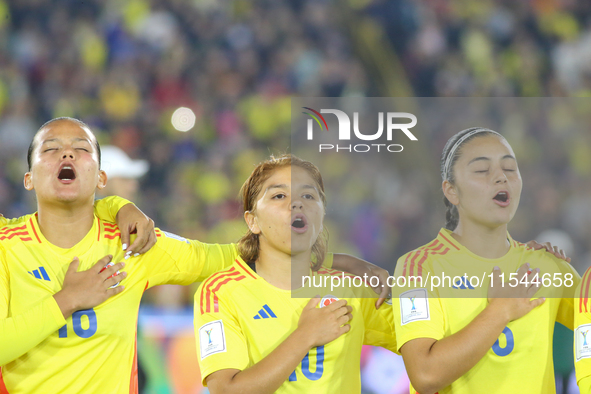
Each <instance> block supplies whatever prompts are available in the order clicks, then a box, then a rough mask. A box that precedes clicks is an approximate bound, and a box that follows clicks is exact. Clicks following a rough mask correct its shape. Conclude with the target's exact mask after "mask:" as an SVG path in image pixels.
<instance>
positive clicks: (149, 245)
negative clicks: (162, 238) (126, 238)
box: [133, 228, 158, 254]
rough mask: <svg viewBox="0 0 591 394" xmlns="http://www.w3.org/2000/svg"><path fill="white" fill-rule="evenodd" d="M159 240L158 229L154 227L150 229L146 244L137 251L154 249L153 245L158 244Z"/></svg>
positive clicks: (140, 252) (144, 251)
mask: <svg viewBox="0 0 591 394" xmlns="http://www.w3.org/2000/svg"><path fill="white" fill-rule="evenodd" d="M157 240H158V238H157V237H156V231H154V228H152V229H151V230H148V240H147V241H146V243H145V244H144V246H143V247H142V248H141V249H140V250H138V252H137V253H138V254H143V253H146V252H147V251H148V250H150V249H152V246H154V245H156V241H157ZM136 241H137V240H136ZM133 250H135V249H133Z"/></svg>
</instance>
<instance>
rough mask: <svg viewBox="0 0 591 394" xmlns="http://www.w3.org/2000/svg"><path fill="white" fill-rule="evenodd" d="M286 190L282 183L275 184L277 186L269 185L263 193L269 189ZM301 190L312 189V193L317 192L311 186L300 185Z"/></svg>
mask: <svg viewBox="0 0 591 394" xmlns="http://www.w3.org/2000/svg"><path fill="white" fill-rule="evenodd" d="M287 188H288V186H287V185H286V184H285V183H282V184H277V185H270V186H269V187H267V188H266V189H265V191H268V190H271V189H287ZM302 189H312V190H314V191H318V189H317V188H316V187H315V186H312V185H302Z"/></svg>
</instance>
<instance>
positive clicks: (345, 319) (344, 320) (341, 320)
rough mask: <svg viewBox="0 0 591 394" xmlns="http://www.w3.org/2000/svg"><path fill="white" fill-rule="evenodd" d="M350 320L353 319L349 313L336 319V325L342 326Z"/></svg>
mask: <svg viewBox="0 0 591 394" xmlns="http://www.w3.org/2000/svg"><path fill="white" fill-rule="evenodd" d="M351 319H353V315H352V314H351V313H346V314H344V315H343V316H341V317H339V318H338V319H337V324H338V325H339V326H342V325H343V324H345V323H348V322H350V321H351Z"/></svg>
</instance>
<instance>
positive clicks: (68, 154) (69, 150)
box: [62, 148, 74, 160]
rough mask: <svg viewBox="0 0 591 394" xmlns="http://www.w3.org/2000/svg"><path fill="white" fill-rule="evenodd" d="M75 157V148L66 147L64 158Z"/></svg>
mask: <svg viewBox="0 0 591 394" xmlns="http://www.w3.org/2000/svg"><path fill="white" fill-rule="evenodd" d="M65 159H74V150H73V149H72V148H65V149H64V153H63V154H62V160H65Z"/></svg>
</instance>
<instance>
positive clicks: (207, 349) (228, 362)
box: [194, 282, 249, 386]
mask: <svg viewBox="0 0 591 394" xmlns="http://www.w3.org/2000/svg"><path fill="white" fill-rule="evenodd" d="M207 283H208V282H205V283H203V284H202V285H201V287H200V288H199V290H197V293H195V307H194V313H195V338H196V344H197V359H198V361H199V367H200V370H201V379H202V382H203V385H204V386H206V384H205V379H206V378H207V377H208V376H209V375H211V374H212V373H214V372H216V371H220V370H222V369H238V370H240V371H242V370H244V369H246V368H247V367H248V364H249V355H248V347H247V342H246V337H245V336H244V334H243V332H242V329H241V328H240V324H239V322H238V319H237V313H236V311H235V309H234V306H233V304H232V303H231V302H230V301H229V300H228V299H227V297H224V294H223V293H217V295H218V300H217V301H218V303H217V305H218V311H217V312H207V311H205V312H203V313H201V308H200V305H201V302H202V301H205V300H204V299H202V298H204V297H205V296H204V295H203V294H202V291H201V290H202V287H203V286H205V285H206V284H207Z"/></svg>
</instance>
